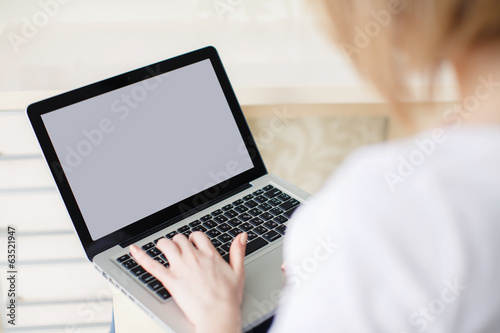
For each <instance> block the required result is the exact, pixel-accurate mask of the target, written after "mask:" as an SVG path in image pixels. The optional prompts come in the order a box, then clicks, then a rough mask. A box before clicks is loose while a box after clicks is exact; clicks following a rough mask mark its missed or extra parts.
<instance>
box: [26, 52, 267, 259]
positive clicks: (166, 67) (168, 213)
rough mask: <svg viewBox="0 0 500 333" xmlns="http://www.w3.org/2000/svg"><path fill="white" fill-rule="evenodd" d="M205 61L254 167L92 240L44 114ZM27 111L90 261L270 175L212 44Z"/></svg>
mask: <svg viewBox="0 0 500 333" xmlns="http://www.w3.org/2000/svg"><path fill="white" fill-rule="evenodd" d="M206 59H209V60H210V62H211V63H212V66H213V68H214V71H215V73H216V75H217V78H218V80H219V83H220V85H221V87H222V90H223V92H224V95H225V97H226V100H227V102H228V105H229V107H230V109H231V112H232V114H233V117H234V119H235V121H236V124H237V126H238V129H239V131H240V134H241V136H242V138H243V141H244V142H245V146H246V149H247V151H248V153H249V155H250V157H251V159H252V163H253V165H254V167H253V168H251V169H249V170H247V171H245V172H243V173H241V174H239V175H237V176H234V177H232V178H231V179H229V180H228V181H226V182H223V183H221V184H217V185H215V186H213V187H211V188H209V189H206V190H204V191H202V192H200V193H198V194H195V195H193V196H191V197H189V198H187V199H185V200H183V201H181V202H179V203H176V204H174V205H172V206H169V207H165V208H164V209H162V210H160V211H158V212H156V213H154V214H151V215H149V216H147V217H145V218H143V219H140V220H138V221H136V222H134V223H132V224H130V225H128V226H126V227H124V228H122V229H120V230H117V231H115V232H113V233H111V234H109V235H107V236H104V237H102V238H99V239H97V240H93V239H92V237H91V236H90V233H89V230H88V228H87V226H86V225H85V222H84V218H83V216H82V213H81V211H80V209H79V207H78V204H77V202H76V199H75V197H74V195H73V192H72V190H71V187H70V185H69V183H68V180H67V178H66V176H65V174H64V172H63V169H62V168H61V164H60V161H59V159H58V157H57V154H56V152H55V149H54V146H53V145H52V142H51V140H50V137H49V135H48V132H47V129H46V128H45V126H44V124H43V121H42V117H41V116H42V115H43V114H45V113H48V112H51V111H55V110H58V109H60V108H63V107H66V106H68V105H72V104H75V103H79V102H81V101H84V100H86V99H89V98H93V97H95V96H98V95H101V94H104V93H107V92H110V91H112V90H116V89H119V88H123V87H125V86H128V85H131V84H134V83H137V82H140V81H143V80H145V79H149V78H151V77H154V76H156V75H161V74H164V73H167V72H169V71H172V70H175V69H178V68H181V67H184V66H188V65H190V64H193V63H196V62H199V61H202V60H206ZM26 113H27V116H28V118H29V120H30V122H31V125H32V127H33V130H34V132H35V135H36V137H37V139H38V141H39V143H40V147H41V149H42V152H43V154H44V156H45V159H46V161H47V164H48V166H49V168H50V171H51V173H52V176H53V177H54V180H55V183H56V185H57V188H58V190H59V193H60V194H61V197H62V199H63V201H64V203H65V205H66V208H67V210H68V213H69V215H70V217H71V220H72V222H73V225H74V227H75V229H76V231H77V234H78V236H79V238H80V241H81V243H82V245H83V247H84V249H85V252H86V254H87V257H88V258H89V260H92V258H93V257H94V256H95V255H96V254H98V253H100V252H102V251H104V250H106V249H109V248H111V247H113V246H115V245H117V244H121V243H125V242H127V240H129V239H131V238H133V237H135V236H137V235H139V234H142V233H145V232H147V231H148V230H151V229H154V228H156V227H158V226H160V225H164V226H165V227H166V226H168V225H169V223H168V222H169V221H171V220H173V221H176V219H177V220H178V218H179V217H181V216H183V215H190V214H191V213H192V212H193V211H196V209H197V208H199V207H200V206H203V205H206V204H207V203H209V202H211V201H213V200H217V198H219V197H222V196H224V195H226V194H228V193H230V192H231V191H234V190H235V189H237V188H238V187H241V186H242V185H244V184H248V183H249V182H251V181H252V180H255V179H256V178H259V177H261V176H263V175H265V174H266V173H267V171H266V168H265V166H264V162H263V161H262V157H261V156H260V153H259V151H258V149H257V146H256V143H255V140H254V139H253V136H252V134H251V132H250V129H249V127H248V124H247V122H246V120H245V117H244V115H243V112H242V110H241V107H240V105H239V103H238V100H237V98H236V95H235V94H234V91H233V88H232V87H231V84H230V82H229V78H228V77H227V74H226V71H225V70H224V67H223V65H222V62H221V60H220V57H219V55H218V53H217V51H216V49H215V48H214V47H212V46H208V47H205V48H202V49H199V50H196V51H193V52H189V53H186V54H183V55H180V56H177V57H174V58H170V59H167V60H164V61H161V62H158V63H155V64H152V65H149V66H145V67H142V68H139V69H136V70H133V71H130V72H128V73H124V74H121V75H118V76H115V77H112V78H109V79H105V80H102V81H99V82H96V83H93V84H90V85H87V86H84V87H82V88H78V89H75V90H72V91H69V92H66V93H63V94H60V95H57V96H54V97H51V98H48V99H45V100H42V101H39V102H37V103H34V104H31V105H30V106H28V108H27V110H26ZM96 195H98V191H96ZM172 223H175V222H172Z"/></svg>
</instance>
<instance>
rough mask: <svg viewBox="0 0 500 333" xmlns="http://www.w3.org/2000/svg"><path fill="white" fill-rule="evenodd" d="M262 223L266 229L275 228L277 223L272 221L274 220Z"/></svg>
mask: <svg viewBox="0 0 500 333" xmlns="http://www.w3.org/2000/svg"><path fill="white" fill-rule="evenodd" d="M264 225H265V226H266V227H267V228H268V229H274V228H276V227H277V226H278V225H279V224H278V223H276V222H274V221H267V222H266V223H264Z"/></svg>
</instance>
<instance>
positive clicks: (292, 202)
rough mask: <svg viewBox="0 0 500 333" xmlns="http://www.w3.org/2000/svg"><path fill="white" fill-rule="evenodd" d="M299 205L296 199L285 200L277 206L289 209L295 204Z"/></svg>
mask: <svg viewBox="0 0 500 333" xmlns="http://www.w3.org/2000/svg"><path fill="white" fill-rule="evenodd" d="M298 205H300V202H299V201H298V200H296V199H292V200H288V201H287V202H284V203H282V204H281V205H279V207H280V208H281V209H283V210H289V209H290V208H293V207H295V206H298Z"/></svg>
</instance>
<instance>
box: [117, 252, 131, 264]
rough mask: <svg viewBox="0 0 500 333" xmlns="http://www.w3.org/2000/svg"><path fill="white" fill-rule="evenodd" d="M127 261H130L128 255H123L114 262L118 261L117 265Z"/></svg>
mask: <svg viewBox="0 0 500 333" xmlns="http://www.w3.org/2000/svg"><path fill="white" fill-rule="evenodd" d="M128 259H130V256H129V255H128V254H124V255H122V256H121V257H119V258H117V259H116V261H118V262H119V263H122V262H124V261H126V260H128Z"/></svg>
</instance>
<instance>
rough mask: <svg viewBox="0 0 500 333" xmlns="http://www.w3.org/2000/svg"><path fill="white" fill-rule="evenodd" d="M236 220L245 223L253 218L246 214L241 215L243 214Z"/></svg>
mask: <svg viewBox="0 0 500 333" xmlns="http://www.w3.org/2000/svg"><path fill="white" fill-rule="evenodd" d="M238 218H239V219H240V220H242V221H243V222H246V221H248V220H250V219H252V218H253V216H252V215H250V214H248V213H243V214H241V215H240V216H238Z"/></svg>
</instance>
